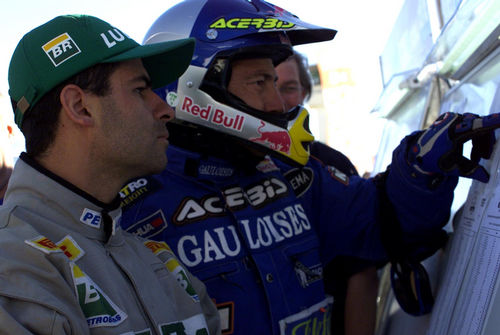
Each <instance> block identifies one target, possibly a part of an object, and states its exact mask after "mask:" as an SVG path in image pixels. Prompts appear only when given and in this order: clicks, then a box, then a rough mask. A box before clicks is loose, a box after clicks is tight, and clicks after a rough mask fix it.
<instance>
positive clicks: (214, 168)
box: [198, 163, 234, 177]
mask: <svg viewBox="0 0 500 335" xmlns="http://www.w3.org/2000/svg"><path fill="white" fill-rule="evenodd" d="M233 174H234V168H232V167H228V166H224V165H222V164H221V165H218V164H213V163H210V164H208V163H202V164H200V165H199V166H198V175H200V176H210V177H231V176H232V175H233Z"/></svg>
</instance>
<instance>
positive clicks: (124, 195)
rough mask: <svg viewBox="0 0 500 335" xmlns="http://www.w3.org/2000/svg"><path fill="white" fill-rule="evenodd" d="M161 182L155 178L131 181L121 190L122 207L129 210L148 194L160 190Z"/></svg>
mask: <svg viewBox="0 0 500 335" xmlns="http://www.w3.org/2000/svg"><path fill="white" fill-rule="evenodd" d="M160 186H161V185H160V182H159V181H158V180H156V179H155V178H153V177H142V178H138V179H135V180H132V181H130V182H129V183H127V185H125V186H124V187H123V188H122V189H121V190H120V198H121V207H122V208H127V207H129V206H131V205H133V204H134V203H136V202H137V201H138V200H140V199H142V198H144V196H146V195H147V194H149V193H151V192H154V191H156V190H158V189H160Z"/></svg>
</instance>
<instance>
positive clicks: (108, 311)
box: [70, 262, 127, 328]
mask: <svg viewBox="0 0 500 335" xmlns="http://www.w3.org/2000/svg"><path fill="white" fill-rule="evenodd" d="M70 264H71V273H72V275H73V283H74V286H75V292H76V295H77V297H78V303H79V304H80V308H81V309H82V312H83V314H84V315H85V317H86V318H87V324H88V326H89V328H96V327H114V326H117V325H119V324H120V323H122V322H123V320H125V319H126V318H127V314H125V312H123V311H122V310H121V309H120V308H118V306H117V305H116V304H115V303H113V301H111V299H110V298H109V297H108V296H107V295H106V294H105V293H104V292H103V291H102V290H101V289H100V288H99V286H97V284H96V283H94V281H93V280H92V279H91V278H90V277H89V276H87V275H86V274H85V273H84V272H83V271H82V270H81V269H80V268H79V267H78V266H77V265H76V264H75V263H74V262H71V263H70Z"/></svg>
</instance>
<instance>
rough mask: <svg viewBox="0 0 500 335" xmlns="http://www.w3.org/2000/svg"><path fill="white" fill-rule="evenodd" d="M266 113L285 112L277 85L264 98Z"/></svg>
mask: <svg viewBox="0 0 500 335" xmlns="http://www.w3.org/2000/svg"><path fill="white" fill-rule="evenodd" d="M264 111H265V112H268V113H284V112H285V104H284V102H283V100H282V98H281V95H280V92H279V90H278V88H277V87H276V85H273V87H272V89H269V90H268V93H267V94H266V95H265V97H264Z"/></svg>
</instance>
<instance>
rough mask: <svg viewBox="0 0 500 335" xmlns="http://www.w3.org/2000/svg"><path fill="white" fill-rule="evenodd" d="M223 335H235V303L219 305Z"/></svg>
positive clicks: (229, 302)
mask: <svg viewBox="0 0 500 335" xmlns="http://www.w3.org/2000/svg"><path fill="white" fill-rule="evenodd" d="M217 311H219V316H220V324H221V330H222V334H233V333H234V301H228V302H222V303H220V304H217Z"/></svg>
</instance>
